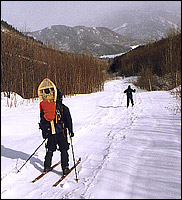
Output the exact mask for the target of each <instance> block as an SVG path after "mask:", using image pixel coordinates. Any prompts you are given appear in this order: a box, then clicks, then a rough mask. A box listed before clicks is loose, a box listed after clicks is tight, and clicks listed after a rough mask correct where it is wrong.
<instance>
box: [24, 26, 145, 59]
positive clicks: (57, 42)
mask: <svg viewBox="0 0 182 200" xmlns="http://www.w3.org/2000/svg"><path fill="white" fill-rule="evenodd" d="M26 34H27V35H28V36H32V37H34V38H35V39H38V40H40V41H42V42H43V43H45V44H48V45H51V46H53V47H54V48H56V49H59V50H61V51H68V52H74V53H79V54H91V55H94V56H101V55H110V54H118V53H122V52H126V51H128V50H130V49H131V46H132V45H138V44H141V43H142V41H137V40H136V39H135V40H134V39H131V38H129V37H127V36H121V35H120V34H118V33H116V32H114V31H112V30H110V29H108V28H105V27H85V26H75V27H68V26H65V25H53V26H51V27H47V28H45V29H43V30H39V31H34V32H27V33H26Z"/></svg>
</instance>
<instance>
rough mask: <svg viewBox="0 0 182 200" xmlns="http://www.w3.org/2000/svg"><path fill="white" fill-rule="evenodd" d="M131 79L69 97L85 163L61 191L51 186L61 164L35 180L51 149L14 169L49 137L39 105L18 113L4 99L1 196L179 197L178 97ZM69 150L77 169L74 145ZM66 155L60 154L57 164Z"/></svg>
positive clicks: (76, 146)
mask: <svg viewBox="0 0 182 200" xmlns="http://www.w3.org/2000/svg"><path fill="white" fill-rule="evenodd" d="M132 81H133V78H126V79H125V80H122V79H120V78H118V79H117V80H113V81H108V82H107V83H105V90H104V91H103V92H98V93H92V94H87V95H76V96H74V97H71V98H65V99H64V100H63V103H64V104H65V105H67V106H68V107H69V108H70V111H71V114H72V118H73V125H74V133H75V136H74V138H73V146H74V152H75V157H76V159H78V158H79V157H81V158H82V161H81V163H80V164H79V165H78V167H77V172H78V178H79V182H78V183H76V181H75V180H74V179H75V174H74V172H72V173H71V174H70V175H69V176H68V177H67V178H66V180H64V181H63V182H62V183H61V184H60V185H58V186H57V187H56V188H52V185H53V183H54V182H55V181H57V180H58V178H59V176H60V174H61V173H60V167H57V168H55V170H54V171H53V172H50V173H49V174H47V175H46V176H45V177H43V178H42V179H41V180H39V181H38V182H36V183H30V182H31V181H32V180H33V179H34V178H35V177H36V176H37V175H39V174H40V171H41V170H42V169H43V160H44V156H45V148H44V146H43V147H41V148H40V149H39V150H38V152H37V153H36V155H35V156H34V157H33V158H32V159H31V161H30V162H29V163H27V164H26V166H25V167H24V168H23V169H22V170H21V172H20V173H18V174H16V173H15V172H16V168H19V167H20V166H21V165H22V164H23V163H24V162H25V160H26V159H27V158H28V157H29V156H30V155H31V154H32V153H33V151H34V150H35V149H36V147H37V146H38V145H39V144H40V143H41V142H42V138H41V132H39V131H38V124H37V123H38V117H37V116H38V115H39V108H38V104H39V102H38V101H36V102H34V104H30V105H27V106H23V105H22V106H20V107H18V108H13V109H12V112H10V109H8V108H6V107H5V105H4V104H3V105H4V106H3V107H2V116H1V122H2V127H1V131H2V145H1V152H2V153H1V161H2V164H1V196H2V198H5V199H6V198H12V199H15V198H18V199H29V198H32V199H60V198H63V199H99V198H100V199H114V198H117V199H135V198H136V199H153V198H156V199H170V198H174V199H175V198H176V199H178V198H180V197H181V115H180V114H176V113H174V112H173V111H172V108H173V101H174V100H173V99H172V97H171V95H170V93H169V92H165V91H162V92H161V91H160V92H159V91H158V92H146V91H143V90H139V89H137V88H136V87H135V86H133V84H132V83H131V82H132ZM128 84H130V85H131V86H132V88H135V89H136V93H135V94H134V103H135V105H134V106H133V107H129V108H127V107H126V95H125V94H124V93H123V91H124V90H125V89H126V88H127V87H128ZM9 121H11V126H9ZM22 122H23V123H22ZM27 127H30V129H29V130H27ZM25 130H27V131H26V132H25ZM69 155H70V166H71V165H73V161H72V160H73V159H72V153H71V149H70V150H69ZM59 157H60V155H59V152H55V153H54V156H53V163H55V162H56V161H57V160H58V159H59Z"/></svg>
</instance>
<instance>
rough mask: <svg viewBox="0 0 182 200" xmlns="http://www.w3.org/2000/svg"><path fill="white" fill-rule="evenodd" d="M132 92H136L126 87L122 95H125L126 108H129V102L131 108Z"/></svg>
mask: <svg viewBox="0 0 182 200" xmlns="http://www.w3.org/2000/svg"><path fill="white" fill-rule="evenodd" d="M132 92H136V90H135V89H131V86H130V85H128V88H127V89H126V90H125V91H124V93H126V95H127V108H128V106H129V102H130V101H131V104H132V106H133V105H134V102H133V95H132Z"/></svg>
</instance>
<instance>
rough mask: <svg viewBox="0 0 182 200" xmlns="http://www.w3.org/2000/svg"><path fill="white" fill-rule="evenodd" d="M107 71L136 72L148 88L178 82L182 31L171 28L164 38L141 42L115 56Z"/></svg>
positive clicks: (163, 86) (121, 73) (143, 85)
mask: <svg viewBox="0 0 182 200" xmlns="http://www.w3.org/2000/svg"><path fill="white" fill-rule="evenodd" d="M110 71H111V72H114V73H116V72H117V73H118V74H119V75H125V76H139V77H140V78H139V79H138V82H137V84H138V86H140V87H141V88H145V89H147V90H160V89H162V90H169V89H172V88H174V87H177V86H179V85H180V84H181V31H180V32H179V31H178V30H171V32H169V33H168V36H167V37H166V38H163V39H162V40H160V41H156V42H154V43H149V44H148V45H145V46H140V47H138V48H136V49H134V50H132V51H130V52H128V53H126V54H123V55H121V56H118V57H116V58H114V60H113V62H112V64H111V65H110Z"/></svg>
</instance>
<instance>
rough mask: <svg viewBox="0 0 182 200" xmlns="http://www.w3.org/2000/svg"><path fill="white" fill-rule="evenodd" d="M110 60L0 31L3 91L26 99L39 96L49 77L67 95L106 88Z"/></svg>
mask: <svg viewBox="0 0 182 200" xmlns="http://www.w3.org/2000/svg"><path fill="white" fill-rule="evenodd" d="M106 64H107V63H106V62H104V61H102V60H100V59H98V58H95V57H93V56H89V55H80V54H74V53H67V52H60V51H57V50H54V49H52V48H48V47H46V46H44V45H41V44H40V43H37V42H35V41H33V40H32V39H29V38H28V37H21V36H17V35H14V34H12V33H6V32H2V31H1V91H3V92H7V93H10V92H15V93H17V94H19V95H21V96H22V97H23V98H27V99H28V98H35V97H37V88H38V85H39V84H40V82H41V81H42V80H43V79H44V78H46V77H48V78H50V79H51V80H52V81H53V82H54V83H55V84H56V86H57V87H58V88H59V89H60V90H61V91H62V92H63V94H64V95H73V94H80V93H91V92H96V91H101V90H103V86H104V73H103V70H104V68H105V65H106Z"/></svg>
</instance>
